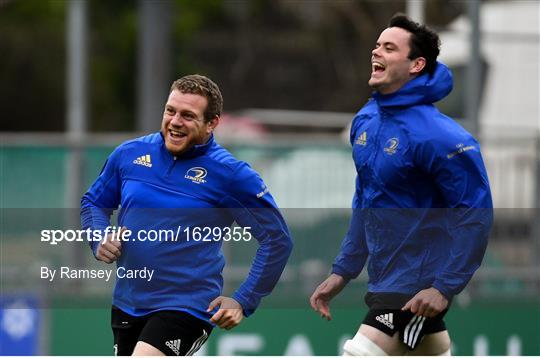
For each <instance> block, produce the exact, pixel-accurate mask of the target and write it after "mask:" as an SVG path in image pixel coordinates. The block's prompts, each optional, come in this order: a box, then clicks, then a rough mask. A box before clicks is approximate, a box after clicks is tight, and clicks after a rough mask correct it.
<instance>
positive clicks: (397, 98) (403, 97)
mask: <svg viewBox="0 0 540 358" xmlns="http://www.w3.org/2000/svg"><path fill="white" fill-rule="evenodd" d="M452 87H453V80H452V72H451V71H450V69H449V68H448V67H447V66H446V65H445V64H443V63H442V62H437V67H436V68H435V72H434V73H433V75H429V74H423V75H421V76H418V77H416V78H414V79H412V80H410V81H409V82H407V83H406V84H405V85H404V86H403V87H401V88H400V89H399V90H397V91H396V92H394V93H390V94H386V95H384V94H380V93H378V92H374V93H373V98H374V99H375V100H376V101H377V104H378V105H379V106H380V107H382V108H389V107H410V106H415V105H421V104H432V103H435V102H437V101H440V100H441V99H443V98H444V97H446V96H448V94H449V93H450V92H451V91H452Z"/></svg>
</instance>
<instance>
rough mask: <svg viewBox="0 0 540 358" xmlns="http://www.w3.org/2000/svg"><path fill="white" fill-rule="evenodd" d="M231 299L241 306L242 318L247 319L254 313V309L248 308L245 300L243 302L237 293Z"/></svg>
mask: <svg viewBox="0 0 540 358" xmlns="http://www.w3.org/2000/svg"><path fill="white" fill-rule="evenodd" d="M232 298H233V299H234V300H235V301H236V302H238V303H239V304H240V306H242V312H243V313H244V317H249V316H251V315H252V314H253V313H254V312H255V308H250V307H249V306H250V305H249V304H248V302H247V300H245V299H244V298H243V297H242V296H241V295H240V294H239V293H238V292H235V293H234V294H233V295H232Z"/></svg>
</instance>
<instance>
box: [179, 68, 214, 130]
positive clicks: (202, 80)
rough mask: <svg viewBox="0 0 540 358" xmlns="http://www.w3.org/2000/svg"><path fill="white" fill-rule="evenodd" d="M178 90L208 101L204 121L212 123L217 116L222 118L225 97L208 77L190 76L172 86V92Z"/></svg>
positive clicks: (180, 79)
mask: <svg viewBox="0 0 540 358" xmlns="http://www.w3.org/2000/svg"><path fill="white" fill-rule="evenodd" d="M174 90H178V91H180V92H182V93H189V94H198V95H200V96H203V97H205V98H206V100H207V101H208V105H207V106H206V110H205V111H204V120H205V121H206V122H209V121H211V120H212V119H214V118H215V117H216V116H217V117H219V116H221V112H222V111H223V97H222V96H221V92H220V90H219V87H218V86H217V85H216V84H215V83H214V82H213V81H212V80H211V79H209V78H208V77H206V76H203V75H188V76H184V77H182V78H179V79H177V80H176V81H174V82H173V84H172V85H171V91H170V92H172V91H174Z"/></svg>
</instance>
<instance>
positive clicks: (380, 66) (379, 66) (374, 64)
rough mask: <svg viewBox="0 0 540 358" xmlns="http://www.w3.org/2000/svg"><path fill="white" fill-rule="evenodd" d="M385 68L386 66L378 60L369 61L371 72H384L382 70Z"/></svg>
mask: <svg viewBox="0 0 540 358" xmlns="http://www.w3.org/2000/svg"><path fill="white" fill-rule="evenodd" d="M385 69H386V66H385V65H383V64H382V63H380V62H372V63H371V70H372V72H373V73H377V74H379V73H382V72H384V70H385Z"/></svg>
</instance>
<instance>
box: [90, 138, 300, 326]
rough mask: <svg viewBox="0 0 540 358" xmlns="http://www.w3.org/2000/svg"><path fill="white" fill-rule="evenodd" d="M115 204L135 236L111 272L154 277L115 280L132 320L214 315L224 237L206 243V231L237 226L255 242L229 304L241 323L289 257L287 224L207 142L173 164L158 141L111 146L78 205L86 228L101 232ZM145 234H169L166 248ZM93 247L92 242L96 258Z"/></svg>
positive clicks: (237, 165)
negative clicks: (237, 307) (236, 307)
mask: <svg viewBox="0 0 540 358" xmlns="http://www.w3.org/2000/svg"><path fill="white" fill-rule="evenodd" d="M119 206H120V210H119V215H118V225H119V226H125V227H127V228H128V229H129V230H131V231H133V234H132V235H131V240H129V241H128V242H124V243H122V255H121V256H120V257H119V259H118V261H117V265H118V267H119V268H120V267H123V268H125V269H126V270H135V269H142V268H144V267H147V268H148V269H149V270H150V269H155V273H154V275H153V278H152V280H151V281H148V280H145V279H133V278H131V279H128V278H122V279H117V282H116V285H115V289H114V295H113V304H114V305H115V306H117V307H119V308H120V309H122V310H123V311H125V312H126V313H128V314H131V315H135V316H141V315H145V314H147V313H150V312H154V311H159V310H179V311H186V312H189V313H190V314H192V315H194V316H196V317H198V318H201V319H204V320H206V319H208V318H209V317H210V316H211V314H212V313H207V312H206V309H207V308H208V305H209V303H210V302H211V301H212V300H213V299H214V298H216V297H218V296H219V295H221V292H222V288H223V278H222V271H223V268H224V265H225V259H224V257H223V254H222V251H221V244H222V240H219V238H220V237H221V238H225V237H226V236H225V234H224V233H225V231H222V232H221V234H220V233H219V229H218V231H215V232H214V233H213V234H210V235H209V236H208V237H207V238H206V239H204V236H205V235H206V234H208V233H209V230H210V229H211V228H221V229H224V228H228V227H230V226H231V224H232V223H233V222H236V223H237V224H238V225H239V226H240V227H246V228H249V229H248V231H249V233H250V234H251V235H252V237H253V238H255V239H256V240H257V241H258V243H259V248H258V250H257V253H256V255H255V258H254V260H253V262H252V266H251V270H250V272H249V274H248V277H247V278H246V280H245V281H244V282H243V284H242V285H241V286H240V287H239V288H238V290H237V291H236V292H235V293H234V295H233V296H232V297H233V298H234V299H235V300H237V301H238V302H239V303H240V304H241V305H242V308H243V309H244V314H245V315H246V316H247V315H250V314H251V313H252V312H253V311H254V310H255V309H256V308H257V306H258V305H259V303H260V300H261V298H262V297H264V296H266V295H268V294H269V293H270V292H271V291H272V289H273V288H274V286H275V285H276V283H277V281H278V279H279V277H280V275H281V273H282V271H283V269H284V267H285V264H286V262H287V259H288V257H289V255H290V252H291V250H292V241H291V237H290V234H289V231H288V228H287V225H286V224H285V221H284V220H283V217H282V216H281V214H280V212H279V210H278V208H277V206H276V203H275V202H274V199H273V198H272V196H271V195H270V193H269V192H268V189H267V188H266V186H265V184H264V183H263V181H262V179H261V178H260V177H259V175H258V174H257V173H256V172H255V171H254V170H253V169H251V167H250V166H249V165H248V164H246V163H245V162H242V161H239V160H237V159H235V158H234V157H233V156H232V155H231V154H230V153H229V152H228V151H227V150H225V149H224V148H222V147H221V146H220V145H218V144H217V143H216V142H215V141H214V138H213V136H212V137H211V138H210V140H209V141H208V142H207V143H206V144H204V145H198V146H195V147H193V148H191V149H190V150H188V151H187V152H186V153H183V154H182V155H180V156H177V157H175V156H173V155H172V154H171V153H170V152H169V151H168V150H167V149H166V147H165V143H164V140H163V137H162V135H161V133H154V134H150V135H147V136H144V137H141V138H137V139H134V140H131V141H128V142H125V143H123V144H121V145H120V146H118V147H117V148H116V149H115V150H114V151H113V153H112V154H111V155H110V156H109V158H108V160H107V162H106V163H105V166H104V168H103V170H102V172H101V174H100V175H99V177H98V178H97V180H96V181H95V182H94V183H93V184H92V186H91V187H90V189H89V190H88V192H86V194H84V196H83V197H82V200H81V221H82V226H83V228H84V229H87V228H91V229H94V230H103V229H104V228H106V227H107V226H109V225H110V216H111V213H112V212H113V210H114V209H117V208H118V207H119ZM178 227H181V229H180V230H178V232H177V231H176V230H177V229H178ZM185 228H190V229H188V231H187V232H184V231H183V230H184V229H185ZM195 228H198V229H195ZM205 228H210V229H205ZM152 229H155V230H168V229H170V230H172V232H174V234H171V239H170V240H171V241H167V242H165V241H163V240H161V241H159V240H156V241H148V240H146V241H141V240H139V239H138V236H137V235H138V233H139V232H140V231H141V230H152ZM193 229H195V230H200V234H201V236H198V235H197V234H196V233H195V231H193ZM146 233H147V231H146ZM178 233H180V237H178V236H177V234H178ZM231 233H232V232H231ZM188 234H189V235H190V236H189V237H188ZM145 235H146V234H145ZM145 235H142V236H141V237H142V238H144V237H146V238H148V237H149V236H145ZM172 236H176V239H177V240H176V241H173V239H172ZM245 237H246V236H245ZM196 239H199V240H198V241H197V240H196ZM203 239H204V240H203ZM228 239H230V237H228ZM231 242H232V241H231ZM98 244H99V242H92V243H91V246H92V249H93V251H94V255H95V253H96V250H97V247H98ZM232 244H236V245H241V244H245V243H241V242H236V243H232ZM122 273H125V272H124V271H122Z"/></svg>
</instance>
